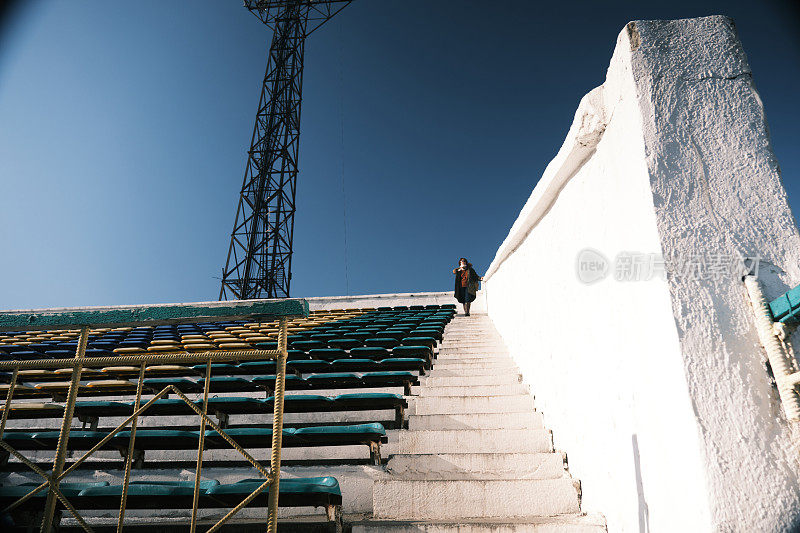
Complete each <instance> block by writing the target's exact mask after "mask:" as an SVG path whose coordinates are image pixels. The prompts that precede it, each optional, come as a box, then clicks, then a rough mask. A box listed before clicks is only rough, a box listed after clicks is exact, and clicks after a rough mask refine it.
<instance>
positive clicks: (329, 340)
mask: <svg viewBox="0 0 800 533" xmlns="http://www.w3.org/2000/svg"><path fill="white" fill-rule="evenodd" d="M454 308H455V306H453V305H443V306H439V305H428V306H411V307H410V308H409V307H404V306H398V307H380V308H377V309H359V310H325V311H315V312H311V313H310V315H309V317H308V318H304V319H291V320H290V321H289V326H288V333H289V336H288V339H287V340H288V348H289V350H288V361H287V365H286V368H287V370H286V381H285V383H286V390H287V391H290V392H289V393H288V394H287V395H286V396H285V400H284V413H306V414H308V413H311V414H314V413H326V414H329V416H333V417H334V419H333V420H331V421H327V419H326V422H324V423H319V422H313V421H312V422H308V421H305V422H296V423H291V422H290V423H287V424H286V425H285V426H284V430H283V434H282V435H283V438H282V440H283V444H282V446H283V447H286V448H300V449H303V448H312V447H322V448H323V449H327V447H337V446H362V445H363V446H366V447H368V448H369V457H370V462H371V463H372V464H375V465H380V464H381V463H382V461H383V458H382V457H381V451H380V445H381V443H386V442H387V434H386V429H387V427H388V428H402V427H403V422H404V413H405V409H406V407H407V401H406V399H405V398H404V395H408V394H410V390H411V386H412V385H416V384H418V376H420V375H424V374H425V373H426V372H427V371H428V370H430V369H431V368H432V366H433V365H434V363H435V358H436V347H437V345H438V343H439V342H440V341H441V340H442V335H443V331H444V327H445V325H446V324H447V323H448V322H449V321H450V320H451V319H452V317H453V315H454V314H455V309H454ZM79 333H80V332H79V331H78V330H51V331H15V332H5V333H0V360H5V361H25V360H40V359H66V358H70V357H74V354H75V351H76V349H77V345H78V336H79ZM277 336H278V323H277V322H248V321H244V320H239V321H227V322H205V323H199V324H185V325H177V326H152V327H123V328H96V329H93V330H91V331H90V334H89V340H88V345H87V349H86V357H87V358H88V357H112V358H113V357H114V356H115V355H138V354H148V353H165V354H175V353H183V354H186V353H193V352H206V351H209V350H213V351H226V350H247V349H267V350H274V349H276V348H277ZM139 372H140V369H139V368H138V367H135V366H125V365H113V364H112V365H108V366H105V367H101V368H86V369H84V371H83V373H82V376H81V382H80V386H79V389H78V400H77V401H76V403H75V422H77V423H82V424H83V427H82V428H81V427H79V426H74V428H73V430H72V431H71V432H70V437H69V441H68V443H67V449H68V450H70V451H78V452H80V451H85V450H89V449H91V448H92V447H94V446H96V445H97V444H98V443H99V442H100V441H101V440H102V439H103V438H104V437H106V436H107V435H108V433H109V428H113V427H114V426H116V424H117V421H118V420H119V419H124V418H126V417H129V416H131V414H132V413H133V412H134V398H135V394H136V390H137V382H138V378H139ZM71 373H72V368H63V369H47V368H36V369H25V370H19V371H18V375H17V381H16V385H15V389H14V393H13V398H14V401H13V403H12V405H11V408H10V409H9V411H8V413H7V415H6V416H7V419H8V422H7V425H6V427H5V429H4V431H3V434H2V440H3V441H4V442H5V443H7V444H8V445H10V446H11V447H13V448H14V449H15V450H18V451H20V452H23V451H24V452H31V453H33V454H34V459H32V460H33V461H34V462H35V463H46V460H45V459H46V458H47V457H48V453H50V455H52V454H54V453H55V450H56V446H57V444H58V439H59V431H58V430H57V429H56V427H55V426H53V422H55V421H57V420H59V419H61V417H62V416H63V414H64V407H65V405H64V403H63V402H64V401H65V398H66V394H67V391H68V390H69V386H70V381H69V378H70V377H71ZM275 373H276V362H275V361H274V360H263V361H261V360H258V361H233V362H230V363H213V364H212V365H211V378H210V381H209V391H210V393H211V394H212V395H213V396H210V397H209V400H208V413H209V415H211V416H214V417H215V418H216V420H217V421H218V424H219V427H220V428H223V429H224V430H225V432H226V433H227V434H228V435H229V436H230V437H231V438H233V439H234V440H235V441H236V442H237V444H239V445H240V446H241V447H243V448H244V449H246V450H251V449H264V448H269V447H270V443H271V441H272V429H271V426H270V427H266V426H267V425H269V422H270V421H271V415H272V413H273V410H274V397H273V396H272V393H273V387H274V384H275ZM205 379H206V365H205V364H200V365H196V364H191V365H181V364H153V365H150V366H147V367H146V369H145V379H144V380H143V389H142V394H143V397H142V403H144V402H145V401H147V400H148V399H149V398H152V396H153V395H154V394H156V393H158V392H159V391H162V389H164V387H166V386H170V385H171V386H174V387H175V388H176V389H177V390H179V391H180V392H181V393H183V394H185V395H188V396H190V397H191V400H192V401H193V402H194V405H195V406H198V407H200V408H202V405H203V401H202V393H203V390H204V385H205ZM11 380H12V374H11V373H10V372H6V373H2V374H0V394H2V395H6V394H7V392H8V389H9V387H10V382H11ZM376 389H377V390H376ZM314 391H320V393H314ZM17 400H20V401H17ZM375 411H393V412H394V416H393V417H392V419H390V420H363V421H359V422H358V423H352V422H350V421H348V418H347V415H348V414H351V413H359V412H365V413H372V412H375ZM260 415H266V416H264V418H259V416H260ZM337 417H340V418H337ZM238 419H242V420H243V422H242V421H241V420H239V422H240V423H234V422H235V421H237V420H238ZM139 420H140V421H142V422H143V423H144V422H145V421H146V422H147V423H146V425H140V427H139V428H138V429H137V430H136V434H135V440H134V443H135V444H134V449H133V451H134V462H133V465H134V468H139V469H141V468H143V467H145V465H146V464H147V462H146V460H145V455H146V452H148V451H154V452H156V451H163V450H170V451H177V452H184V453H183V455H185V456H186V457H190V456H192V457H193V454H196V452H197V446H198V441H199V438H200V431H199V430H198V429H199V428H198V427H197V426H198V417H197V416H196V413H195V411H193V410H192V409H191V408H190V407H189V406H188V405H187V404H186V403H185V402H184V400H183V399H180V398H168V397H167V396H166V395H165V396H164V397H161V398H160V399H158V400H156V401H154V402H153V404H152V405H151V406H150V407H149V408H148V410H147V411H146V412H144V413H143V414H142V415H140V418H139ZM192 427H193V429H192ZM130 435H131V432H130V431H129V430H127V431H120V432H118V433H117V434H115V435H114V436H113V437H111V438H110V439H108V440H107V442H106V443H105V445H104V446H103V447H101V448H100V450H101V451H109V450H111V451H116V452H119V455H121V456H123V457H125V456H126V455H127V453H128V449H129V442H130ZM204 442H205V449H207V450H212V449H230V445H229V443H228V442H226V441H225V440H224V439H223V438H221V436H220V434H219V433H218V432H217V431H216V430H213V429H211V430H208V429H207V430H205V433H204ZM315 457H318V456H317V455H315ZM184 459H185V458H184ZM0 461H1V462H0V465H1V467H0V468H1V469H2V470H0V483H1V484H2V485H1V486H0V506H2V508H3V509H5V508H6V507H8V506H9V505H11V504H12V503H13V502H14V501H16V500H17V499H19V498H20V497H22V496H24V495H25V494H27V493H28V492H29V491H30V490H32V489H33V488H35V487H37V486H39V485H38V484H37V483H33V484H31V483H30V482H25V483H19V482H17V483H12V482H11V481H10V479H11V476H8V475H5V476H3V475H2V474H1V472H2V471H3V470H4V471H6V472H19V471H23V470H25V469H26V468H27V467H25V466H24V465H22V464H21V463H20V461H19V460H18V458H16V457H15V456H14V455H13V454H9V453H8V452H7V451H5V450H0ZM214 461H215V459H214V458H213V457H212V458H208V459H204V465H205V464H206V463H208V464H210V465H213V463H214ZM312 462H313V459H312ZM105 464H106V465H107V466H106V467H105V468H107V469H114V468H116V469H117V470H119V469H122V468H124V462H123V461H119V460H118V461H117V462H116V463H114V462H111V461H109V462H107V463H105ZM44 468H45V469H46V468H47V467H46V466H45V467H44ZM255 474H256V475H258V474H257V473H255ZM135 477H136V476H132V481H131V483H130V486H129V490H128V500H127V508H128V509H131V510H136V509H148V508H149V507H148V506H150V505H153V503H152V502H154V501H155V502H157V504H158V506H159V507H158V508H160V509H165V508H173V509H184V510H185V509H191V508H192V496H193V490H194V482H187V481H185V480H179V479H176V480H173V481H161V482H153V481H147V480H137V479H135ZM37 481H38V480H37ZM265 481H266V479H265V478H257V479H254V478H252V477H251V478H243V479H240V480H238V481H236V482H232V483H220V482H219V481H216V480H204V481H203V484H202V486H201V494H200V499H199V502H198V508H204V509H211V508H230V507H235V506H236V505H238V504H239V503H240V502H241V500H242V498H244V497H245V496H247V495H249V494H250V493H251V492H252V491H253V490H254V489H256V488H258V487H259V486H260V485H263V484H264V483H265ZM60 487H61V490H62V492H63V494H64V496H65V497H67V499H68V500H69V501H70V503H71V504H72V505H73V506H74V507H75V509H77V510H82V509H86V510H114V509H117V508H118V507H119V503H120V495H121V491H122V487H121V486H120V485H115V484H109V483H70V482H69V480H66V481H65V482H62V483H61V484H60ZM265 490H266V489H265ZM46 495H47V489H46V488H45V489H43V490H40V491H39V492H38V493H37V494H36V495H35V496H34V497H32V498H29V499H28V500H26V501H25V503H24V504H23V505H20V506H18V507H16V508H15V509H13V511H11V512H10V513H6V515H5V516H3V517H2V518H0V525H6V526H7V527H12V526H10V524H14V527H16V526H22V527H26V526H28V525H30V523H31V521H33V520H35V519H36V512H37V509H38V510H41V507H42V504H43V498H44V497H45V496H46ZM341 501H342V495H341V491H340V488H339V485H338V482H337V480H336V479H335V478H333V477H331V476H324V477H316V478H304V479H281V483H280V495H279V505H280V506H289V507H293V506H302V507H315V506H320V507H324V508H325V509H326V510H327V516H328V519H329V520H331V522H332V523H335V522H337V520H339V518H337V517H339V516H340V515H341V511H340V508H339V506H341ZM266 502H267V498H264V497H258V498H255V499H253V500H252V501H251V502H250V504H249V505H250V506H264V505H266ZM59 505H60V506H62V504H60V503H59ZM60 509H62V510H63V506H62V507H60ZM126 516H127V515H126ZM2 520H5V522H2ZM334 526H335V527H339V528H341V523H338V526H337V525H336V524H334Z"/></svg>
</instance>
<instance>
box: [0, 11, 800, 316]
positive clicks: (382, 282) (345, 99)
mask: <svg viewBox="0 0 800 533" xmlns="http://www.w3.org/2000/svg"><path fill="white" fill-rule="evenodd" d="M24 4H25V5H22V6H21V7H18V9H17V10H16V12H15V13H14V14H13V15H12V16H11V17H7V20H6V21H5V23H4V31H3V35H2V37H0V197H1V198H2V207H1V208H0V280H2V285H0V308H5V309H9V308H26V307H49V306H68V305H70V306H71V305H100V304H122V303H151V302H153V303H154V302H177V301H198V300H214V299H216V297H217V295H218V292H219V279H218V278H219V276H220V272H221V269H222V266H223V263H224V260H225V254H226V253H227V249H228V244H229V235H230V231H231V227H232V225H233V218H234V214H235V212H234V210H235V208H236V202H237V200H238V191H239V188H240V186H241V181H242V174H243V171H244V163H245V151H246V150H247V148H248V144H249V141H250V135H251V133H252V128H253V119H254V114H255V110H256V105H257V101H258V96H259V91H260V85H261V80H262V78H263V75H264V67H265V57H266V51H267V47H268V43H269V39H270V35H269V32H268V31H267V29H266V28H265V27H263V26H262V25H261V24H260V22H259V21H258V20H257V19H256V18H255V17H253V16H252V15H251V14H249V13H248V12H247V11H246V10H245V9H244V8H243V7H241V2H239V1H237V0H225V1H222V0H205V1H199V0H169V1H164V0H146V1H145V0H143V1H139V2H129V3H127V4H125V6H124V9H123V8H122V7H121V4H115V3H108V2H100V1H88V0H86V1H83V0H75V1H70V2H63V1H56V0H37V1H29V2H25V3H24ZM664 4H665V5H663V6H661V7H648V6H645V5H643V3H642V2H614V1H608V2H585V3H572V2H550V3H546V4H545V5H543V3H540V2H533V1H529V0H498V1H495V2H487V1H480V2H479V1H475V0H460V1H456V0H356V1H355V2H354V3H353V4H352V5H351V6H349V7H348V8H347V9H345V10H344V11H343V12H342V13H341V14H340V15H338V16H337V17H336V18H335V19H334V20H333V21H331V22H330V23H329V24H328V25H326V26H325V27H324V28H322V29H321V30H319V31H318V32H316V33H315V34H314V35H313V36H312V37H311V38H310V39H309V42H308V44H307V47H306V60H305V65H306V71H305V82H304V101H303V117H302V136H301V148H300V150H301V155H300V161H301V163H300V166H301V172H300V177H299V180H298V191H297V203H298V211H297V215H296V220H295V256H294V279H293V286H292V289H293V290H292V293H293V296H323V295H339V294H345V293H347V292H349V293H350V294H365V293H378V292H406V291H433V290H449V289H450V288H451V274H450V268H452V265H453V264H455V262H456V260H457V258H458V257H459V256H462V255H466V256H468V257H470V258H471V260H472V261H473V263H474V264H475V266H476V268H477V270H478V271H479V272H482V271H483V270H485V269H486V267H487V266H488V265H489V263H490V262H491V260H492V258H493V257H494V253H495V251H496V249H497V247H498V246H499V244H500V243H501V241H502V240H503V238H504V237H505V236H506V234H507V232H508V229H509V227H510V226H511V224H512V222H513V221H514V219H515V218H516V216H517V214H518V212H519V210H520V208H521V207H522V205H523V204H524V202H525V200H526V199H527V197H528V195H529V194H530V192H531V190H532V189H533V187H534V185H535V184H536V181H537V180H538V179H539V177H540V176H541V173H542V171H543V170H544V167H545V166H546V165H547V163H548V162H549V161H550V159H551V158H552V157H553V155H555V153H556V151H557V150H558V148H559V146H560V145H561V142H562V140H563V137H564V135H565V134H566V132H567V129H568V128H569V126H570V123H571V121H572V117H573V115H574V113H575V109H576V107H577V105H578V102H579V100H580V98H581V97H582V96H583V95H584V94H585V93H586V92H588V91H589V90H591V89H592V88H594V87H596V86H597V85H600V84H601V83H602V82H603V80H604V78H605V72H606V68H607V67H608V63H609V60H610V58H611V53H612V51H613V48H614V44H615V40H616V36H617V34H618V33H619V31H620V30H621V29H622V27H623V26H624V25H625V24H626V23H627V22H628V21H629V20H634V19H656V18H660V19H664V18H686V17H694V16H702V15H712V14H726V15H729V16H732V17H733V18H734V19H735V21H736V24H737V27H738V30H739V34H740V37H741V39H742V41H743V43H744V46H745V50H746V51H747V54H748V57H749V60H750V64H751V67H752V69H753V73H754V77H755V81H756V85H757V87H758V89H759V90H760V92H761V96H762V99H763V101H764V105H765V107H766V113H767V119H768V121H769V125H770V130H771V133H772V137H773V144H774V147H775V151H776V153H777V156H778V160H779V162H780V164H781V167H782V171H783V179H784V184H785V185H786V187H787V189H788V191H789V197H790V201H791V202H792V204H793V209H794V211H795V213H797V212H798V208H800V184H799V183H798V180H797V179H796V178H797V176H798V172H800V155H798V152H797V147H798V146H799V145H800V133H798V127H797V125H798V123H800V111H798V105H797V87H798V86H799V85H800V18H798V16H797V11H796V10H795V9H793V8H790V7H788V6H789V4H788V3H776V2H770V1H765V2H758V3H754V2H672V3H670V4H669V5H666V3H664ZM342 174H344V194H343V187H342ZM345 198H346V204H345V202H344V199H345ZM345 205H346V212H347V217H346V227H347V234H346V235H347V255H346V257H347V261H346V262H347V276H346V275H345V252H344V247H345V245H344V242H345V231H344V228H345V223H344V217H343V211H344V209H343V207H345ZM346 278H347V279H348V280H349V282H348V281H346Z"/></svg>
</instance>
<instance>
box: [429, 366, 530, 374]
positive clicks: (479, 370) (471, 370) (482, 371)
mask: <svg viewBox="0 0 800 533" xmlns="http://www.w3.org/2000/svg"><path fill="white" fill-rule="evenodd" d="M429 375H430V376H436V377H446V376H459V377H465V376H487V375H519V371H518V370H516V369H514V368H501V369H499V370H494V371H489V370H487V369H485V368H480V367H478V368H447V367H445V366H441V367H440V366H438V364H436V363H434V365H433V369H432V370H431V371H430V372H429Z"/></svg>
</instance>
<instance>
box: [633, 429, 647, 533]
mask: <svg viewBox="0 0 800 533" xmlns="http://www.w3.org/2000/svg"><path fill="white" fill-rule="evenodd" d="M631 444H632V445H633V468H634V471H635V473H636V496H637V498H638V499H639V533H650V511H649V510H648V508H647V500H645V499H644V486H643V484H642V468H641V464H640V462H639V439H638V437H637V436H636V433H634V434H633V435H631Z"/></svg>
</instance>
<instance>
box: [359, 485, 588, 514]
mask: <svg viewBox="0 0 800 533" xmlns="http://www.w3.org/2000/svg"><path fill="white" fill-rule="evenodd" d="M373 499H374V503H373V508H374V516H375V518H394V519H406V520H407V519H414V518H420V519H433V520H437V519H439V520H441V519H449V520H452V519H454V518H469V517H475V518H483V517H504V518H511V517H529V516H542V515H545V516H547V515H556V514H563V513H575V512H578V510H579V503H578V492H577V490H576V489H575V487H574V486H573V484H572V481H571V480H570V479H569V478H562V479H543V480H492V481H484V480H471V481H467V480H463V481H436V480H434V481H430V480H429V481H406V480H376V481H375V489H374V491H373Z"/></svg>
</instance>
